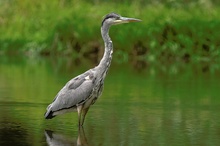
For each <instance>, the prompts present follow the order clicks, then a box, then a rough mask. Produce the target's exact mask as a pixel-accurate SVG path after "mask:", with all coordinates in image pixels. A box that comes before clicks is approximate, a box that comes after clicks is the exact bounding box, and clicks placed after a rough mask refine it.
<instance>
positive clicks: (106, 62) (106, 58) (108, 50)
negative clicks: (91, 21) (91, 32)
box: [98, 25, 113, 74]
mask: <svg viewBox="0 0 220 146" xmlns="http://www.w3.org/2000/svg"><path fill="white" fill-rule="evenodd" d="M108 32H109V26H106V25H103V26H102V27H101V34H102V38H103V41H104V43H105V52H104V55H103V57H102V59H101V61H100V63H99V65H98V68H99V70H100V71H101V72H102V74H103V73H106V72H107V71H108V68H109V66H110V64H111V60H112V53H113V44H112V41H111V38H110V37H109V35H108Z"/></svg>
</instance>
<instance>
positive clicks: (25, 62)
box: [0, 56, 220, 146]
mask: <svg viewBox="0 0 220 146" xmlns="http://www.w3.org/2000/svg"><path fill="white" fill-rule="evenodd" d="M94 65H95V63H92V62H91V61H89V60H83V61H79V60H68V59H65V58H25V57H23V58H22V57H19V58H18V57H14V56H13V57H0V145H2V146H3V145H4V146H7V145H14V146H23V145H25V146H28V145H35V146H38V145H55V144H57V145H77V143H78V145H79V144H80V143H81V144H82V145H92V146H93V145H101V146H102V145H104V146H105V145H109V146H112V145H120V146H146V145H160V146H161V145H164V146H167V145H178V146H179V145H180V146H186V145H219V143H220V114H219V110H220V98H219V95H220V72H219V70H216V71H215V72H213V71H210V70H208V71H204V69H203V66H202V65H195V64H194V65H190V64H186V65H185V67H183V69H182V70H181V69H180V70H178V72H176V71H174V72H173V73H172V71H171V73H170V71H169V70H168V71H167V69H166V68H165V69H164V66H156V67H155V66H151V65H148V66H145V67H146V68H143V69H140V68H139V69H137V67H136V66H134V65H133V64H132V63H123V64H119V63H117V62H114V61H113V63H112V66H111V69H110V71H109V73H108V75H107V78H106V81H105V87H104V92H103V94H102V96H101V98H99V100H98V101H97V102H96V103H95V104H94V105H93V106H92V107H91V108H90V110H89V113H88V115H87V117H86V121H85V124H84V128H83V129H79V130H78V127H77V121H78V120H77V114H76V113H69V114H65V115H61V116H58V117H56V118H54V119H52V120H45V119H44V117H43V115H44V112H45V108H46V107H47V105H48V104H49V103H50V102H51V101H52V100H53V98H54V96H55V95H56V93H57V92H58V91H59V90H60V89H61V88H62V86H63V85H64V84H65V83H66V82H67V81H68V80H69V79H71V78H72V77H74V76H76V75H78V74H80V73H82V72H83V71H85V70H87V69H89V68H91V67H93V66H94ZM171 66H172V65H171ZM168 68H169V66H168ZM171 68H172V67H171Z"/></svg>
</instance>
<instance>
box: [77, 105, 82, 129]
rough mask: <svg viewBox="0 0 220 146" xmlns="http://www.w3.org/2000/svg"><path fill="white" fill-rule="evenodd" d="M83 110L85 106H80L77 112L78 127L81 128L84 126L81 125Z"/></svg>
mask: <svg viewBox="0 0 220 146" xmlns="http://www.w3.org/2000/svg"><path fill="white" fill-rule="evenodd" d="M82 108H83V106H82V105H80V106H78V107H77V112H78V125H79V126H81V125H82V124H81V121H82V120H81V117H82Z"/></svg>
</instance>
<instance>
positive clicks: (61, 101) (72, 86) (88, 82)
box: [47, 70, 95, 112]
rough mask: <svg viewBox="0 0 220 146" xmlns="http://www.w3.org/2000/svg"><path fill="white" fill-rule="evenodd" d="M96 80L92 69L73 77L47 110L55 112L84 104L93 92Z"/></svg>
mask: <svg viewBox="0 0 220 146" xmlns="http://www.w3.org/2000/svg"><path fill="white" fill-rule="evenodd" d="M94 81H95V77H94V73H93V72H92V71H91V70H89V71H87V72H85V73H83V74H81V75H79V76H77V77H75V78H73V79H71V80H70V81H69V82H67V84H66V85H65V86H64V87H63V88H62V89H61V90H60V91H59V92H58V94H57V96H56V97H55V99H54V101H53V103H52V104H50V105H49V106H48V109H47V110H50V111H52V112H55V111H59V110H62V109H68V108H73V107H76V106H78V105H80V104H83V103H84V102H85V101H86V100H87V99H88V97H89V96H90V95H91V93H92V90H93V87H94Z"/></svg>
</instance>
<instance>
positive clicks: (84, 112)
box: [81, 107, 89, 126]
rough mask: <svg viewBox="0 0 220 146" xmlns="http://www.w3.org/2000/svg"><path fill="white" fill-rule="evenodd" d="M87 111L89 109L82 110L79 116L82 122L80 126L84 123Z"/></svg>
mask: <svg viewBox="0 0 220 146" xmlns="http://www.w3.org/2000/svg"><path fill="white" fill-rule="evenodd" d="M88 111H89V107H88V108H85V109H83V110H82V115H81V116H82V120H81V122H82V123H81V124H82V125H83V123H84V120H85V117H86V114H87V112H88ZM82 125H81V126H82Z"/></svg>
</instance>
